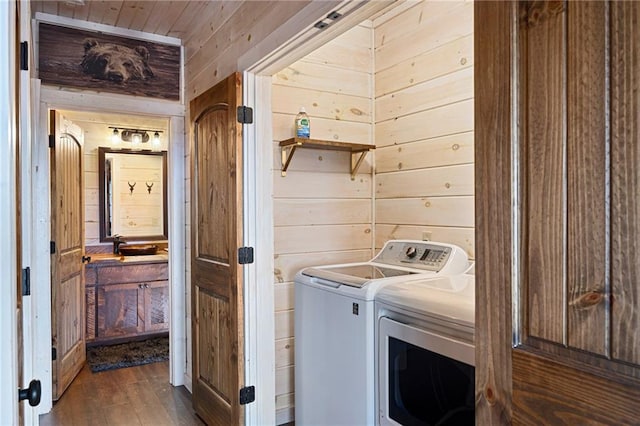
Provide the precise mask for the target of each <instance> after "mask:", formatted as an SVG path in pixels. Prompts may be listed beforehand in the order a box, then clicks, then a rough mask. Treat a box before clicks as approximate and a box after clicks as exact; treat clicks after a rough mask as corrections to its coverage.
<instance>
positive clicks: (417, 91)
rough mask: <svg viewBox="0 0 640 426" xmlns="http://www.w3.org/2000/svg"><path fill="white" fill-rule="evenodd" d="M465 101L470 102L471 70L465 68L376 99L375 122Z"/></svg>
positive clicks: (471, 95) (471, 87)
mask: <svg viewBox="0 0 640 426" xmlns="http://www.w3.org/2000/svg"><path fill="white" fill-rule="evenodd" d="M468 99H473V68H464V69H462V70H459V71H454V72H451V73H449V74H446V75H443V76H442V77H437V78H434V79H432V80H428V81H425V82H424V83H419V84H415V85H413V86H410V87H408V88H406V89H401V90H399V91H397V92H392V93H391V94H389V95H384V96H378V97H376V106H375V111H376V121H377V122H379V121H384V120H390V119H393V118H397V117H401V116H405V115H409V114H412V113H416V112H420V111H426V110H428V109H432V108H437V107H439V106H442V105H447V104H452V103H455V102H460V101H465V100H468Z"/></svg>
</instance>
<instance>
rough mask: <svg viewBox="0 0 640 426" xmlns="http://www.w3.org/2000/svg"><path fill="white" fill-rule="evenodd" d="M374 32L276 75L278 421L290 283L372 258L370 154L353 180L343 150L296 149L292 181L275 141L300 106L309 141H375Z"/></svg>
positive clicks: (290, 334)
mask: <svg viewBox="0 0 640 426" xmlns="http://www.w3.org/2000/svg"><path fill="white" fill-rule="evenodd" d="M372 36H373V30H372V27H371V22H366V23H364V24H362V25H359V26H356V27H354V28H352V29H351V30H349V31H348V32H346V33H344V34H343V35H341V36H340V37H338V38H336V39H334V40H333V41H331V42H330V43H328V44H326V45H325V46H323V47H321V48H320V49H318V50H316V51H314V52H313V53H311V54H309V55H307V56H306V57H304V58H303V59H301V60H299V61H297V62H296V63H294V64H292V65H291V66H289V67H287V68H286V69H284V70H282V71H281V72H279V73H277V74H276V75H274V76H273V79H272V81H273V87H272V110H273V137H274V142H273V149H274V165H273V183H274V185H273V188H274V195H273V207H274V222H275V223H274V225H275V229H274V239H275V247H274V251H275V284H274V292H275V324H276V336H275V338H276V341H275V345H276V420H277V423H278V424H281V423H286V422H288V421H291V420H293V409H292V408H293V405H294V398H293V391H294V376H293V370H294V359H293V354H294V330H293V303H294V296H293V287H294V284H293V280H294V276H295V273H296V272H297V271H298V270H300V269H301V268H303V267H306V266H312V265H320V264H330V263H341V262H357V261H364V260H368V259H370V258H371V256H372V246H373V232H372V220H373V216H372V211H373V204H372V195H373V194H372V188H373V186H372V174H371V164H372V162H371V160H372V154H371V153H369V154H368V156H367V160H366V163H365V164H363V165H362V166H361V168H360V170H359V173H358V175H357V176H356V179H355V180H354V181H352V180H351V178H350V173H349V167H350V155H349V154H348V153H345V152H336V151H325V150H309V149H298V150H297V151H296V153H295V155H294V157H293V159H292V161H291V163H290V166H289V169H288V171H287V176H285V177H283V176H282V175H281V173H280V167H281V164H282V163H281V156H280V148H279V146H278V142H279V141H280V140H283V139H288V138H290V137H292V136H293V135H294V134H295V132H294V118H295V115H296V114H297V112H298V110H299V109H300V107H301V106H304V107H305V109H306V110H307V114H309V117H310V122H311V137H312V138H314V139H326V140H335V141H343V142H356V143H365V144H372V143H373V121H372V118H373V116H372V106H373V98H372V94H373V50H372Z"/></svg>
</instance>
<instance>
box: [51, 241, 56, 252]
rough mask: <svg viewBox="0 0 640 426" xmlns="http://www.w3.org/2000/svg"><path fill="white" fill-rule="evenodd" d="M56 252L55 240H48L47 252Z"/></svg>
mask: <svg viewBox="0 0 640 426" xmlns="http://www.w3.org/2000/svg"><path fill="white" fill-rule="evenodd" d="M55 252H56V242H55V241H49V253H51V254H54V253H55Z"/></svg>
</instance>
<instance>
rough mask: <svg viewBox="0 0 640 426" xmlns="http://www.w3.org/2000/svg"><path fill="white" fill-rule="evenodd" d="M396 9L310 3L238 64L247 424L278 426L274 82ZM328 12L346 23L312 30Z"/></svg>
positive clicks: (380, 3)
mask: <svg viewBox="0 0 640 426" xmlns="http://www.w3.org/2000/svg"><path fill="white" fill-rule="evenodd" d="M393 3H394V1H392V0H388V1H378V2H367V3H360V4H357V3H355V2H351V1H326V2H311V3H310V4H309V5H308V6H306V7H305V8H303V9H302V10H301V11H300V12H298V13H297V14H296V15H294V16H293V17H292V18H291V19H289V20H288V21H287V22H286V23H285V24H283V25H281V26H280V27H278V29H277V30H276V31H274V32H273V33H271V34H270V35H269V36H267V37H266V38H264V39H263V40H262V41H261V42H259V43H258V44H257V45H256V46H255V47H254V48H253V49H252V50H250V51H249V52H247V53H246V54H245V55H243V56H242V57H240V58H239V60H238V70H241V71H243V104H244V105H246V106H250V107H252V108H253V109H254V124H253V125H249V126H247V125H245V126H243V135H244V136H243V142H242V143H243V150H244V153H245V155H244V157H245V158H244V166H243V167H244V176H243V178H244V188H243V198H244V201H243V202H244V212H245V220H244V225H243V226H244V228H243V235H244V237H243V238H244V245H245V246H251V247H254V248H255V252H256V256H255V263H253V264H251V265H244V277H245V282H244V296H245V358H246V361H245V383H247V384H255V386H256V402H255V403H254V404H249V405H247V406H246V411H245V423H246V424H276V418H275V415H276V407H275V396H276V395H275V350H274V339H275V337H274V336H275V318H274V315H273V314H274V311H275V300H274V294H273V269H274V259H273V256H274V246H273V244H274V234H273V198H272V194H273V172H272V165H273V148H272V144H273V137H272V133H273V125H272V112H271V86H272V81H271V77H272V75H273V74H275V73H276V72H278V71H280V70H282V69H283V68H285V67H286V66H288V65H290V64H292V63H294V62H296V61H297V60H299V59H300V58H302V57H304V56H306V55H307V54H309V53H311V52H312V51H314V50H316V49H317V48H319V47H321V46H323V45H324V44H326V43H327V42H329V41H331V40H333V39H334V38H336V37H337V36H339V35H340V34H342V33H344V32H345V31H348V30H349V29H351V28H353V27H354V26H355V25H358V24H359V23H360V22H362V21H364V20H365V19H367V18H369V17H370V16H371V15H373V14H374V13H376V12H379V11H380V10H382V9H384V8H386V7H388V6H389V5H391V4H393ZM332 11H340V12H341V13H343V17H342V18H340V20H338V21H336V22H335V23H334V24H333V25H331V26H330V27H328V28H326V29H325V30H323V31H317V29H316V28H314V27H313V24H314V23H315V22H317V21H318V19H322V18H324V17H325V16H326V15H327V14H328V13H329V12H332ZM282 40H286V41H285V42H282ZM374 240H375V239H374Z"/></svg>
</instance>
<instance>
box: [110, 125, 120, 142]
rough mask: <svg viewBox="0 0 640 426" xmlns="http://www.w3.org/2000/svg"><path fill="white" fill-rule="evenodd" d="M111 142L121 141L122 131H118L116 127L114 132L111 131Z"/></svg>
mask: <svg viewBox="0 0 640 426" xmlns="http://www.w3.org/2000/svg"><path fill="white" fill-rule="evenodd" d="M111 143H113V144H115V145H117V144H119V143H120V132H118V129H116V128H114V129H113V133H111Z"/></svg>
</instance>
